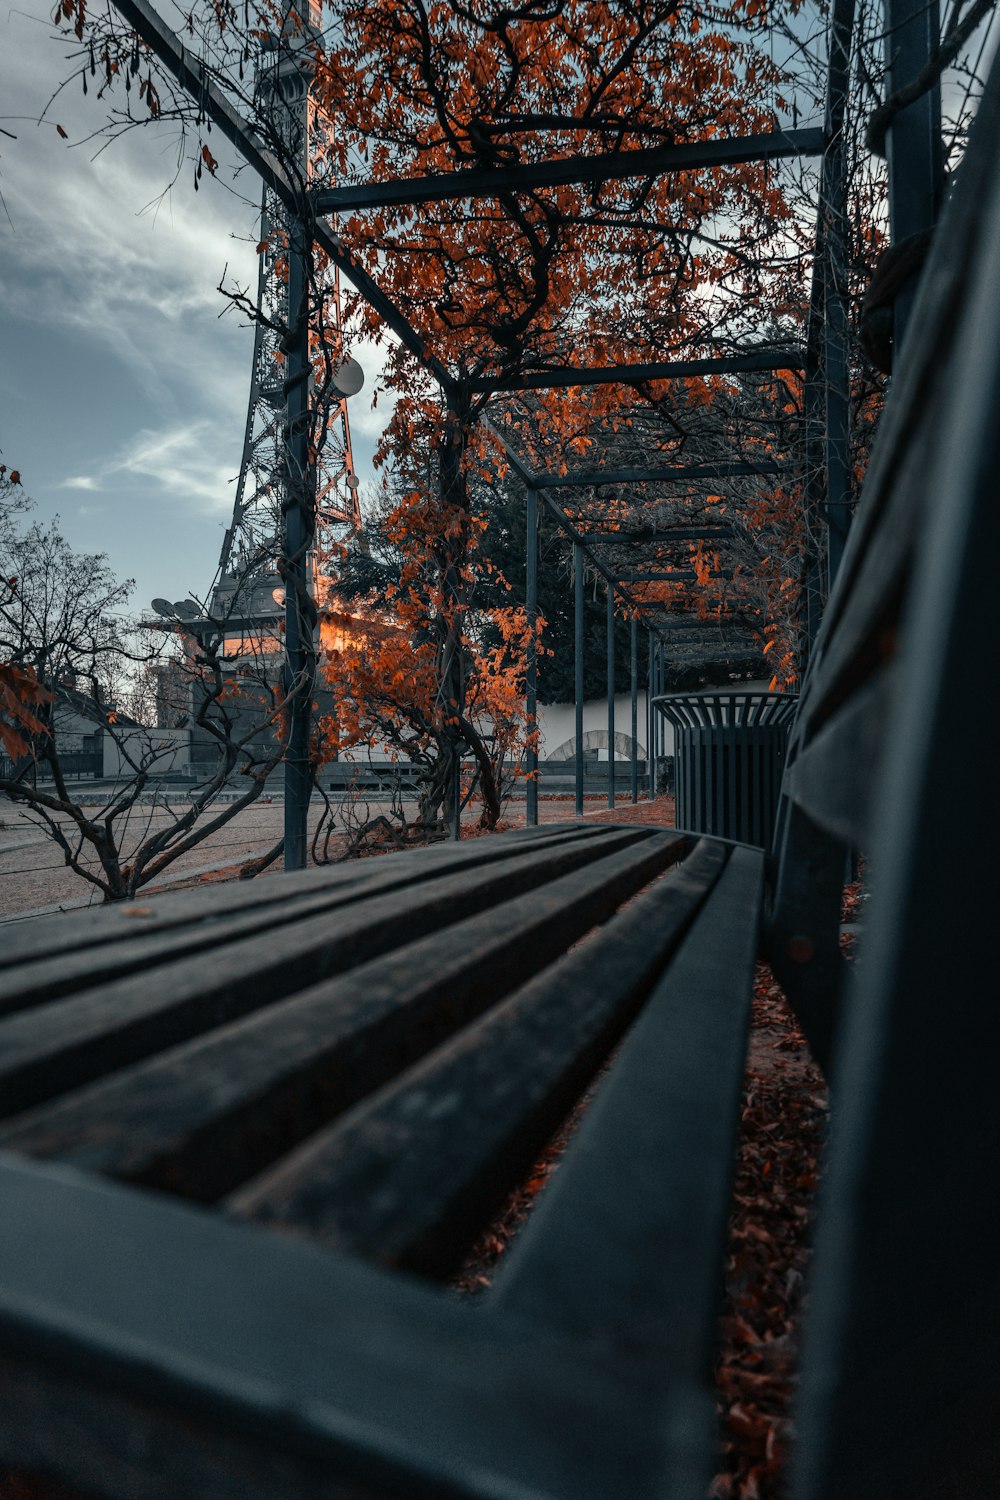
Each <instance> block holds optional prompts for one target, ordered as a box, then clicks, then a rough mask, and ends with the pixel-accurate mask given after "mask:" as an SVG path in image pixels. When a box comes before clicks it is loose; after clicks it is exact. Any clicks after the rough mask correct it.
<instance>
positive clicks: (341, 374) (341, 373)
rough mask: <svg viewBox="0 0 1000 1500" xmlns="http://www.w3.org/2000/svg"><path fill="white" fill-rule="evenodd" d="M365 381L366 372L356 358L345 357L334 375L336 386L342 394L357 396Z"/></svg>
mask: <svg viewBox="0 0 1000 1500" xmlns="http://www.w3.org/2000/svg"><path fill="white" fill-rule="evenodd" d="M364 383H365V372H364V370H362V368H361V366H360V365H359V364H358V362H357V360H356V359H345V360H344V363H343V364H342V365H341V366H340V369H339V370H338V371H337V372H336V374H335V375H334V377H333V384H334V388H335V389H336V390H338V391H339V392H340V394H341V395H342V396H356V395H357V394H358V392H359V391H360V389H361V387H362V386H363V385H364Z"/></svg>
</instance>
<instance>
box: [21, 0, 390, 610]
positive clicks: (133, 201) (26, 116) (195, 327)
mask: <svg viewBox="0 0 1000 1500" xmlns="http://www.w3.org/2000/svg"><path fill="white" fill-rule="evenodd" d="M50 13H51V5H50V0H43V3H38V0H27V3H26V4H24V5H22V6H20V7H19V8H18V9H14V10H10V11H8V12H7V14H6V16H5V17H0V130H2V131H4V132H10V134H12V135H13V136H15V137H16V139H10V136H9V135H8V134H0V194H2V200H3V201H2V203H0V449H2V461H3V462H5V463H7V464H8V465H9V466H10V467H16V468H18V469H19V470H20V471H21V475H22V478H23V481H24V485H25V489H26V491H27V492H28V493H29V494H30V495H31V496H32V497H33V499H34V500H35V502H36V514H37V515H38V516H39V517H41V518H43V519H44V518H48V517H49V516H51V515H54V514H57V513H58V514H59V515H60V516H61V517H62V523H63V529H64V531H65V533H66V535H67V537H68V538H69V540H70V541H71V543H72V544H73V545H74V546H75V547H77V548H81V549H87V550H89V551H101V552H107V554H108V556H109V558H110V560H111V563H112V566H113V567H114V569H115V571H116V573H117V574H118V576H119V577H122V578H124V577H134V578H135V580H136V590H135V594H134V596H133V602H134V603H135V604H136V606H140V607H145V606H146V605H148V603H149V600H150V599H151V598H152V597H153V595H154V594H156V595H166V596H167V597H169V598H170V599H179V598H182V597H183V596H184V595H186V594H188V593H189V592H192V591H193V592H194V593H196V594H204V592H205V591H206V590H207V588H208V586H209V584H210V583H211V580H212V576H213V573H214V570H215V564H216V562H217V559H218V553H219V548H220V546H221V543H222V534H223V530H224V528H225V525H226V523H227V520H228V517H229V514H230V512H231V509H232V504H233V496H234V492H235V483H234V481H235V478H236V475H237V474H238V472H239V465H240V453H241V447H242V441H243V426H244V423H245V420H246V403H247V396H248V390H249V380H250V364H251V357H252V350H253V333H252V330H251V329H249V328H247V327H246V326H241V325H242V324H244V323H245V320H242V319H240V318H238V317H237V316H236V315H235V314H234V313H232V312H227V313H226V314H225V316H224V317H221V318H220V313H222V312H223V309H224V307H225V305H226V304H225V302H224V300H223V298H222V297H221V296H220V295H219V293H218V292H217V290H216V287H217V286H218V283H219V281H220V280H221V278H222V275H223V272H224V270H225V268H226V267H227V265H228V267H229V273H230V275H231V276H233V277H235V278H236V279H237V280H239V281H240V282H241V283H242V284H243V285H247V284H250V285H253V286H255V285H256V257H255V255H254V250H253V246H254V243H255V241H256V239H257V233H256V225H255V222H254V220H255V214H254V210H253V208H252V207H251V206H250V205H249V204H248V203H247V202H246V201H245V200H244V199H242V198H241V197H240V196H237V195H236V194H234V192H232V191H228V190H227V189H226V188H225V187H224V186H222V185H221V184H220V183H216V182H213V181H212V180H211V179H210V178H209V177H208V175H207V174H206V175H205V176H204V177H203V179H202V183H201V189H200V191H199V192H198V193H197V194H196V193H195V192H194V191H193V188H192V185H191V173H190V170H189V169H188V168H186V167H185V169H184V170H183V171H182V173H181V177H180V180H179V181H178V183H177V185H176V186H175V187H174V188H173V190H172V191H171V192H170V193H169V194H168V195H167V196H166V197H165V198H164V197H162V196H161V195H162V194H163V192H164V189H165V188H166V187H167V186H168V184H169V183H170V181H171V178H172V177H173V174H174V170H175V167H176V155H177V141H176V136H175V135H174V134H173V132H172V128H171V127H170V126H163V127H160V126H156V127H149V128H146V129H143V130H141V131H134V132H133V133H132V134H131V135H130V136H128V137H127V138H125V139H122V140H118V141H116V142H114V143H113V144H111V145H110V146H109V147H108V148H107V149H106V150H104V151H103V152H101V154H99V155H97V154H96V152H97V150H98V147H99V146H100V144H101V143H100V142H91V143H90V144H89V145H88V144H76V143H79V142H81V141H82V140H83V138H84V137H85V136H86V135H87V134H88V133H90V132H92V131H93V130H94V129H96V128H97V127H98V126H99V125H100V124H101V122H102V120H103V118H104V105H103V104H102V103H99V102H98V101H97V100H96V99H95V97H94V94H93V92H92V93H91V95H90V96H89V98H87V99H84V98H83V97H82V94H81V93H80V92H79V85H75V86H74V87H73V89H72V90H71V91H68V92H67V93H66V94H64V95H62V96H61V97H60V98H59V99H58V100H57V101H56V102H55V103H54V104H53V105H52V106H51V109H50V111H49V114H48V116H47V119H48V121H49V123H46V124H43V125H41V126H39V125H38V124H37V123H36V122H37V120H38V117H39V115H40V114H41V112H42V110H43V109H44V108H45V105H46V104H47V102H48V100H49V99H50V97H51V95H52V93H53V92H54V90H55V89H56V87H57V85H58V84H59V82H60V80H61V79H62V78H63V77H64V76H65V74H66V73H67V72H68V71H70V70H71V65H68V64H67V62H66V58H67V55H68V53H69V52H70V48H69V46H68V44H67V43H66V41H65V40H58V39H56V40H54V39H53V32H52V28H51V26H50V24H49V21H48V16H49V14H50ZM57 123H58V124H60V125H62V127H63V128H64V129H65V130H66V131H67V132H68V134H69V142H67V141H65V140H63V139H62V138H61V137H60V136H59V134H58V132H57V131H56V128H55V127H56V124H57ZM215 149H216V152H217V154H221V153H220V152H219V148H218V147H216V148H215ZM220 176H224V177H227V178H229V180H230V181H231V177H230V174H228V173H227V172H225V171H224V170H223V172H222V173H220ZM240 189H241V192H242V193H244V194H246V195H247V196H249V197H254V198H255V197H256V195H257V189H256V187H255V186H253V184H252V181H251V179H250V178H249V175H248V174H244V175H243V177H242V178H241V179H240ZM357 352H358V353H359V354H360V357H361V361H362V363H363V364H364V365H365V368H366V374H367V380H366V387H365V390H364V391H363V392H362V394H361V395H359V396H358V397H356V398H355V399H354V400H353V401H352V403H351V406H350V415H351V427H352V435H353V439H354V454H355V461H356V465H357V468H358V472H359V475H360V477H361V480H362V492H363V491H364V488H365V486H366V485H367V483H368V482H369V480H370V478H371V455H372V452H373V449H374V443H375V440H376V438H377V436H378V433H379V432H380V431H381V428H382V424H383V423H384V421H385V417H386V405H387V404H386V403H385V402H382V403H380V407H379V410H378V412H373V411H372V410H371V395H372V389H373V376H374V375H375V374H377V366H376V364H375V360H374V357H373V354H372V351H370V350H361V351H357Z"/></svg>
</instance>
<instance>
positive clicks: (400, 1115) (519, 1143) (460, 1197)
mask: <svg viewBox="0 0 1000 1500" xmlns="http://www.w3.org/2000/svg"><path fill="white" fill-rule="evenodd" d="M724 864H725V851H724V849H722V848H721V847H720V846H718V845H709V844H707V843H705V842H704V841H702V842H701V843H699V844H698V845H696V847H695V849H694V851H693V852H692V854H691V855H689V857H688V859H687V860H686V861H685V863H684V864H683V865H681V866H674V868H673V869H671V870H670V871H669V873H668V874H667V875H666V876H665V877H664V878H663V879H662V880H661V881H659V882H658V883H657V884H656V885H655V886H653V887H652V889H650V890H649V891H646V892H644V893H643V894H642V895H641V896H639V897H638V898H637V899H636V900H635V901H634V902H633V903H632V904H631V905H630V906H629V907H628V908H627V909H626V910H625V911H624V912H623V913H622V914H621V915H620V916H619V917H617V918H616V919H614V920H613V921H612V922H611V923H609V924H608V926H606V927H605V928H603V929H602V930H601V933H600V938H599V941H597V940H595V941H592V942H589V943H588V942H584V943H583V944H581V945H580V946H579V947H578V948H576V949H575V950H574V951H573V952H572V953H570V954H568V955H566V956H565V957H564V958H562V959H561V960H560V961H559V962H558V963H556V964H555V965H553V967H552V968H551V969H549V970H548V971H547V972H545V973H542V974H541V975H539V976H538V977H537V978H534V979H533V980H531V982H529V983H527V984H526V985H524V987H523V988H522V989H520V990H518V991H517V993H516V994H514V995H512V996H511V997H510V998H509V999H508V1000H506V1001H505V1002H504V1003H503V1004H502V1005H501V1006H498V1007H497V1008H496V1009H495V1010H493V1011H491V1012H490V1013H489V1014H488V1015H487V1016H486V1017H485V1018H484V1019H483V1020H482V1021H480V1022H479V1023H478V1024H477V1025H475V1026H473V1027H470V1028H468V1029H467V1030H466V1031H464V1032H462V1033H460V1034H459V1036H458V1037H457V1038H456V1039H455V1040H454V1041H453V1042H451V1043H450V1044H449V1045H448V1046H446V1047H444V1048H442V1049H441V1050H440V1051H438V1052H435V1053H433V1054H431V1055H430V1056H429V1057H428V1058H427V1059H426V1060H425V1061H424V1062H423V1063H422V1064H420V1065H418V1066H417V1067H416V1068H413V1069H411V1070H410V1071H409V1072H407V1073H406V1074H404V1075H403V1076H402V1077H401V1078H400V1079H398V1080H397V1081H396V1082H395V1083H393V1084H392V1085H390V1086H389V1087H387V1088H385V1089H383V1090H382V1091H381V1092H380V1093H379V1094H378V1095H376V1096H375V1097H374V1098H373V1099H372V1100H371V1101H370V1102H369V1103H366V1104H364V1105H362V1106H360V1107H359V1108H358V1109H356V1110H354V1111H352V1112H351V1114H350V1115H349V1116H347V1117H345V1118H344V1119H342V1120H341V1121H339V1122H336V1123H335V1124H334V1125H332V1126H331V1127H329V1128H328V1129H327V1130H324V1131H322V1132H321V1133H320V1134H319V1135H318V1136H316V1137H314V1138H313V1139H311V1140H309V1141H308V1142H306V1143H305V1145H304V1146H303V1147H302V1148H300V1150H298V1151H297V1152H295V1153H294V1154H293V1156H291V1157H289V1158H287V1159H286V1160H285V1161H283V1162H281V1163H280V1164H279V1165H278V1166H277V1167H275V1168H273V1169H272V1170H270V1171H269V1172H267V1173H266V1174H264V1176H263V1177H261V1178H258V1179H257V1180H256V1181H254V1182H251V1183H249V1184H248V1185H247V1186H246V1187H245V1188H243V1189H241V1190H239V1191H238V1192H237V1193H236V1194H235V1195H234V1196H233V1197H232V1198H230V1200H229V1201H228V1204H227V1207H228V1208H229V1210H230V1212H232V1213H234V1214H235V1215H237V1216H238V1217H240V1218H247V1219H255V1220H258V1221H260V1222H264V1223H273V1222H278V1223H280V1224H281V1225H282V1226H283V1227H285V1228H287V1227H289V1226H295V1227H297V1228H300V1229H301V1230H302V1231H303V1232H305V1233H307V1234H308V1235H309V1236H310V1237H311V1238H314V1239H317V1240H319V1241H320V1242H322V1243H323V1244H328V1245H332V1246H336V1247H338V1248H340V1249H345V1250H352V1251H354V1252H355V1253H357V1254H361V1255H369V1256H379V1257H381V1258H382V1259H383V1260H387V1261H389V1262H390V1263H393V1264H396V1265H405V1266H407V1267H409V1268H411V1269H418V1270H422V1271H425V1272H428V1273H430V1274H436V1275H445V1274H447V1273H448V1272H449V1271H451V1270H453V1269H454V1268H455V1266H456V1265H457V1264H458V1263H459V1262H460V1260H461V1259H462V1257H463V1256H464V1255H465V1254H467V1253H468V1250H469V1248H470V1247H471V1245H472V1243H473V1242H474V1240H475V1238H476V1236H477V1235H478V1234H479V1233H480V1232H481V1230H482V1228H483V1226H484V1225H485V1224H486V1223H487V1222H488V1220H489V1218H490V1217H491V1215H492V1214H493V1213H494V1212H495V1210H496V1209H497V1208H498V1207H499V1206H500V1203H501V1202H502V1201H503V1198H504V1197H505V1196H506V1195H507V1193H508V1192H509V1191H510V1190H511V1189H512V1188H513V1187H514V1186H515V1185H516V1183H517V1182H518V1181H519V1180H520V1179H521V1177H522V1176H523V1174H524V1172H525V1171H526V1170H527V1169H528V1168H529V1167H530V1166H531V1163H532V1162H533V1161H534V1160H535V1159H536V1158H537V1154H538V1152H539V1151H540V1149H541V1148H542V1146H543V1145H544V1143H545V1141H546V1140H547V1139H548V1138H549V1136H550V1135H551V1133H552V1132H553V1130H554V1129H555V1128H556V1127H557V1126H558V1124H559V1123H560V1121H561V1120H562V1119H563V1118H564V1117H565V1114H566V1113H567V1112H568V1109H569V1107H570V1106H571V1105H572V1103H573V1102H574V1101H575V1099H576V1098H577V1097H578V1096H579V1094H580V1093H581V1092H582V1089H583V1088H584V1087H585V1085H586V1083H587V1082H588V1081H589V1079H590V1078H591V1077H592V1075H593V1073H594V1071H595V1069H596V1067H597V1066H599V1064H600V1063H601V1062H602V1061H603V1059H604V1058H605V1057H606V1056H607V1053H608V1051H609V1050H610V1048H611V1046H612V1045H613V1043H614V1042H615V1041H616V1040H617V1038H618V1037H619V1036H620V1035H621V1032H622V1030H623V1029H624V1027H625V1026H626V1025H627V1024H628V1022H629V1021H630V1020H631V1019H632V1017H633V1016H634V1014H635V1012H636V1010H637V1009H638V1008H639V1007H640V1006H641V1004H642V1002H643V1001H644V1000H645V998H646V996H647V994H648V993H649V989H650V987H651V985H652V984H653V982H654V980H655V979H656V977H657V976H658V974H659V973H660V972H661V971H662V967H663V965H664V963H665V962H666V961H667V960H668V958H669V956H670V954H671V952H672V951H673V949H674V948H675V947H676V946H677V944H678V943H679V941H680V940H681V938H682V937H683V935H684V933H685V932H686V930H687V928H688V927H689V926H690V924H691V922H692V920H693V919H694V917H695V915H696V913H697V911H698V910H699V908H700V907H701V905H702V903H703V902H704V901H705V899H706V897H707V896H708V893H709V891H710V890H711V888H712V886H713V884H714V882H715V880H716V879H717V878H718V876H719V874H720V872H721V870H722V868H723V866H724Z"/></svg>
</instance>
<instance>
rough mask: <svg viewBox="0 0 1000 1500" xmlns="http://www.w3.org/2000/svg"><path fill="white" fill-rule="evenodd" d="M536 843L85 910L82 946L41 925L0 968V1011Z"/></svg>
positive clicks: (592, 834) (558, 837)
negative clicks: (242, 891)
mask: <svg viewBox="0 0 1000 1500" xmlns="http://www.w3.org/2000/svg"><path fill="white" fill-rule="evenodd" d="M609 831H610V832H613V830H611V829H609V828H608V827H607V826H605V827H604V828H601V827H600V826H597V825H593V824H592V825H590V826H587V825H577V826H576V827H571V828H566V829H562V830H560V829H558V828H557V829H555V830H553V831H552V832H551V833H550V834H549V836H548V837H547V838H546V839H545V840H543V841H539V844H540V847H541V848H544V849H552V848H555V847H559V846H561V845H563V844H566V843H575V842H577V841H578V840H581V839H586V840H588V841H594V840H599V839H600V838H601V837H602V836H604V837H606V836H607V834H608V832H609ZM518 832H519V830H515V833H518ZM535 842H536V841H528V840H524V839H519V838H516V839H515V840H514V842H513V843H511V842H509V841H508V839H507V837H506V836H505V835H500V836H499V837H497V838H495V839H477V840H475V841H474V842H471V843H469V844H466V845H464V846H463V847H461V848H457V847H456V846H455V845H446V846H440V848H439V849H434V850H427V851H426V853H427V855H428V858H426V859H421V860H416V861H415V860H412V859H406V858H405V856H404V857H403V858H402V859H400V858H399V857H398V856H392V855H388V856H384V857H380V858H379V859H372V860H366V861H363V862H360V863H357V864H354V865H352V866H351V867H350V870H349V871H344V870H343V869H341V870H340V872H339V874H338V876H337V878H333V877H330V876H328V875H327V873H326V872H325V871H324V872H319V871H317V872H312V871H307V872H303V874H302V875H294V876H291V877H289V883H290V884H294V885H295V887H296V888H295V889H294V890H291V891H289V890H287V886H286V884H285V882H284V877H276V879H275V882H274V883H275V884H276V885H278V887H279V891H278V893H277V894H276V893H273V892H272V893H271V894H270V896H269V898H268V899H267V900H266V901H260V900H258V901H253V900H252V899H249V898H248V897H244V898H243V899H240V897H239V893H238V892H237V893H234V892H233V891H232V890H227V892H226V898H225V900H224V901H222V902H219V901H216V900H214V899H213V894H212V893H208V892H205V893H193V892H187V891H185V892H183V893H178V897H181V895H182V896H183V899H178V900H176V901H172V900H167V899H163V900H160V899H159V898H151V899H150V901H149V902H148V903H146V904H141V903H140V904H138V905H131V906H124V907H114V908H112V909H111V910H109V911H107V912H104V911H100V912H92V913H90V914H89V922H88V924H87V925H86V927H85V929H84V930H85V932H86V935H87V939H88V941H87V942H86V943H84V944H81V943H80V942H79V941H77V939H76V937H75V936H74V935H73V934H72V933H71V934H70V937H69V939H68V940H67V937H66V933H65V930H64V927H63V924H62V922H60V921H57V922H55V923H46V924H45V926H44V927H42V928H40V929H35V938H34V945H33V951H32V953H31V955H30V957H29V958H27V959H25V960H24V961H22V962H21V963H19V964H17V965H11V966H9V967H8V968H7V969H6V970H5V971H4V972H3V973H2V974H0V1014H9V1013H10V1012H12V1011H15V1010H18V1009H21V1008H24V1007H26V1006H27V1005H31V1004H38V1003H41V1002H42V1001H47V1000H51V999H56V998H58V997H59V996H60V995H65V994H72V993H74V992H79V991H80V990H82V989H85V988H89V987H91V986H92V985H96V984H108V983H110V982H111V981H112V980H113V979H115V978H117V977H118V976H119V975H122V974H127V973H134V972H138V971H139V970H142V969H148V968H153V967H155V965H156V964H158V963H160V962H162V961H163V960H165V959H170V958H174V957H176V955H177V953H178V952H179V951H183V950H191V949H195V948H197V949H199V950H202V951H208V950H209V949H211V948H216V947H219V946H220V945H221V944H222V943H227V942H235V941H237V940H238V939H240V938H241V937H246V936H253V935H254V934H256V933H259V932H260V930H261V928H262V927H263V926H264V925H265V924H266V926H267V928H268V930H276V929H277V928H279V927H282V926H285V925H287V924H288V923H290V922H299V921H302V920H304V919H305V918H306V917H308V916H311V915H315V914H319V913H322V912H331V913H332V912H335V911H336V910H337V909H338V908H340V907H344V906H349V905H351V904H352V903H354V902H357V901H361V900H366V899H370V898H371V897H372V896H375V895H379V894H382V893H385V892H388V891H391V890H403V889H405V888H406V887H407V886H415V885H417V884H419V883H420V882H422V881H425V880H427V879H428V878H431V877H433V876H437V875H442V874H445V873H447V872H449V871H452V870H467V869H468V870H471V869H476V868H480V867H482V866H484V865H488V864H491V863H492V862H494V861H495V860H497V859H509V858H510V856H511V854H512V853H514V852H518V851H520V850H522V849H526V848H527V847H529V845H530V847H532V848H533V847H535ZM445 851H447V852H445ZM406 852H407V853H411V852H415V851H406Z"/></svg>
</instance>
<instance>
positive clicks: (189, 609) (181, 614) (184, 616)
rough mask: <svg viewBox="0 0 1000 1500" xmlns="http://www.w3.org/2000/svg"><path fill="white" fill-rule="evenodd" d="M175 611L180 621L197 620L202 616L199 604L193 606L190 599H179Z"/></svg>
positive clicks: (174, 607)
mask: <svg viewBox="0 0 1000 1500" xmlns="http://www.w3.org/2000/svg"><path fill="white" fill-rule="evenodd" d="M173 610H174V614H175V615H176V616H177V618H178V619H179V620H196V619H197V618H198V616H199V615H200V614H201V610H200V609H199V608H198V606H197V604H193V603H192V602H191V600H190V599H178V600H177V602H176V603H175V604H174V606H173Z"/></svg>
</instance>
